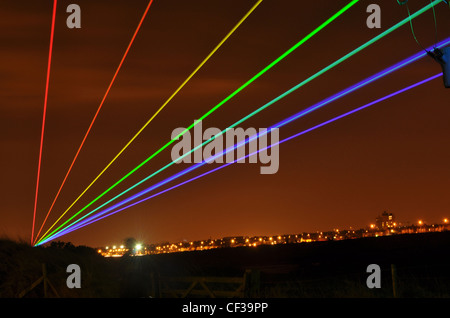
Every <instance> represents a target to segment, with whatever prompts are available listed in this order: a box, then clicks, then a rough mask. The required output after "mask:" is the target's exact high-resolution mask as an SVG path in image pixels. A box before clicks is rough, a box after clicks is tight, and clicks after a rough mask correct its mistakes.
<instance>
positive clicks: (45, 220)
mask: <svg viewBox="0 0 450 318" xmlns="http://www.w3.org/2000/svg"><path fill="white" fill-rule="evenodd" d="M152 3H153V0H150V2H149V3H148V5H147V8H146V9H145V12H144V14H143V15H142V18H141V20H140V21H139V24H138V26H137V28H136V31H134V34H133V37H132V38H131V41H130V43H129V44H128V47H127V49H126V51H125V53H124V55H123V57H122V60H121V61H120V63H119V66H118V67H117V70H116V72H115V73H114V76H113V78H112V80H111V82H110V83H109V86H108V89H107V90H106V93H105V95H104V96H103V99H102V101H101V103H100V106H99V107H98V109H97V112H96V113H95V115H94V118H93V119H92V121H91V124H90V125H89V128H88V130H87V132H86V134H85V135H84V138H83V141H82V142H81V145H80V147H79V148H78V151H77V153H76V154H75V157H74V158H73V160H72V163H71V164H70V167H69V170H68V171H67V173H66V176H65V177H64V180H63V182H62V183H61V186H60V187H59V190H58V192H57V194H56V197H55V199H54V200H53V203H52V205H51V206H50V209H49V211H48V212H47V216H46V217H45V219H44V222H43V223H42V226H41V228H40V229H39V232H38V234H37V235H36V239H37V238H38V237H39V234H40V233H41V231H42V228H43V227H44V224H45V222H47V219H48V216H49V215H50V212H51V211H52V209H53V206H54V205H55V202H56V200H57V199H58V196H59V194H60V193H61V189H62V188H63V186H64V184H65V183H66V180H67V177H68V176H69V174H70V172H71V170H72V167H73V165H74V164H75V161H76V160H77V158H78V155H79V153H80V151H81V148H83V145H84V143H85V141H86V138H87V136H88V135H89V132H90V131H91V128H92V126H93V125H94V122H95V120H96V119H97V116H98V114H99V113H100V109H101V108H102V106H103V103H104V102H105V100H106V97H107V96H108V94H109V91H110V90H111V87H112V85H113V83H114V81H115V80H116V77H117V74H118V73H119V71H120V68H121V67H122V65H123V62H124V61H125V58H126V57H127V55H128V52H129V51H130V48H131V45H132V44H133V42H134V40H135V38H136V35H137V33H138V32H139V29H140V28H141V26H142V23H143V22H144V19H145V17H146V16H147V13H148V11H149V9H150V6H151V5H152Z"/></svg>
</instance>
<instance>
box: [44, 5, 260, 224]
mask: <svg viewBox="0 0 450 318" xmlns="http://www.w3.org/2000/svg"><path fill="white" fill-rule="evenodd" d="M262 1H263V0H259V1H258V2H257V3H256V4H255V5H254V6H253V7H252V8H251V9H250V10H249V11H248V12H247V13H246V14H245V16H244V17H243V18H242V19H241V20H240V21H239V22H238V23H237V24H236V25H235V26H234V27H233V29H232V30H231V31H230V32H229V33H228V34H227V35H226V36H225V37H224V38H223V39H222V41H220V43H219V44H218V45H217V46H216V47H215V48H214V49H213V50H212V51H211V52H210V53H209V54H208V56H207V57H206V58H205V59H204V60H203V61H202V62H201V63H200V65H199V66H198V67H197V68H196V69H195V70H194V71H193V72H192V73H191V74H190V75H189V76H188V77H187V78H186V80H185V81H184V82H183V83H182V84H181V85H180V86H179V87H178V88H177V89H176V90H175V91H174V92H173V93H172V95H171V96H170V97H169V98H168V99H167V100H166V101H165V102H164V104H163V105H162V106H161V107H160V108H159V109H158V110H157V111H156V112H155V113H154V114H153V116H152V117H151V118H150V119H149V120H148V121H147V122H146V123H145V124H144V126H142V128H141V129H140V130H139V131H138V132H137V133H136V134H135V135H134V136H133V138H131V140H130V141H129V142H128V143H127V144H126V145H125V146H124V147H123V148H122V150H120V151H119V153H118V154H117V155H116V156H115V157H114V158H113V159H112V160H111V161H110V162H109V163H108V164H107V165H106V167H105V168H104V169H103V170H102V171H101V172H100V173H99V174H98V175H97V177H95V178H94V180H93V181H92V182H91V183H90V184H89V185H88V186H87V187H86V189H84V190H83V192H82V193H81V194H80V195H79V196H78V198H77V199H76V200H75V201H74V202H73V203H72V204H71V205H70V206H69V208H67V210H66V211H65V212H64V213H63V214H62V216H64V214H65V213H66V212H67V211H68V210H69V209H71V208H72V206H74V205H75V203H77V202H78V200H79V199H80V198H81V197H82V196H83V195H84V194H85V193H86V192H87V191H88V190H89V189H90V187H91V186H92V185H93V184H94V183H95V182H96V181H97V180H98V179H99V178H100V177H101V176H102V175H103V173H104V172H105V171H106V170H107V169H108V168H109V167H110V166H111V165H112V164H113V163H114V162H115V161H116V160H117V158H119V156H120V155H121V154H122V153H123V152H124V151H125V149H127V148H128V146H129V145H130V144H131V143H132V142H133V141H134V140H135V139H136V138H137V137H138V136H139V135H140V134H141V133H142V131H143V130H144V129H145V128H146V127H147V126H148V125H149V124H150V122H151V121H152V120H153V119H154V118H155V117H156V116H157V115H158V114H159V113H160V112H161V111H162V110H163V109H164V107H165V106H166V105H167V104H168V103H169V102H170V101H171V100H172V99H173V98H174V97H175V95H177V94H178V92H179V91H180V90H181V89H182V88H183V87H184V86H185V85H186V84H187V82H188V81H189V80H190V79H191V78H192V77H193V76H194V75H195V74H196V73H197V72H198V71H199V70H200V68H202V67H203V65H205V64H206V62H207V61H208V60H209V59H210V58H211V57H212V56H213V55H214V53H215V52H216V51H217V50H218V49H219V48H220V47H221V46H222V45H223V44H224V43H225V42H226V40H227V39H228V38H229V37H230V36H231V35H232V34H233V33H234V32H235V31H236V30H237V29H238V27H239V26H240V25H241V24H242V23H243V22H244V21H245V20H246V19H247V17H248V16H250V14H251V13H252V12H253V11H254V10H255V9H256V8H257V7H258V6H259V4H260V3H261V2H262ZM61 187H62V186H61ZM60 190H61V189H60ZM58 194H59V192H58ZM55 200H56V198H55ZM53 203H54V202H53ZM52 207H53V205H52ZM62 216H61V217H62ZM58 221H59V219H58ZM58 221H57V222H58Z"/></svg>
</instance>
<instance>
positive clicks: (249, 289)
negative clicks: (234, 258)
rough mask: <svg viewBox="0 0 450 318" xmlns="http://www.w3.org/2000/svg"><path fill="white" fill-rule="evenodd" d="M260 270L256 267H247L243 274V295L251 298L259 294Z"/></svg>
mask: <svg viewBox="0 0 450 318" xmlns="http://www.w3.org/2000/svg"><path fill="white" fill-rule="evenodd" d="M260 277H261V272H260V271H259V270H256V269H253V270H251V269H247V270H246V271H245V274H244V297H248V298H253V297H257V296H259V290H260V287H261V280H260Z"/></svg>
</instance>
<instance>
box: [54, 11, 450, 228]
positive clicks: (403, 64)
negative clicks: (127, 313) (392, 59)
mask: <svg viewBox="0 0 450 318" xmlns="http://www.w3.org/2000/svg"><path fill="white" fill-rule="evenodd" d="M402 22H404V23H406V22H407V21H406V22H405V20H403V21H402ZM398 25H399V24H397V25H395V26H394V27H392V28H391V30H392V31H393V30H395V29H396V28H395V27H396V26H398ZM388 31H389V30H387V31H386V32H387V33H386V32H385V33H383V34H380V35H379V36H378V37H375V38H374V39H372V40H370V41H369V42H370V43H374V42H375V39H377V40H378V39H380V38H381V37H383V36H385V35H387V34H389V33H390V32H388ZM392 31H391V32H392ZM448 43H450V39H447V40H445V41H442V42H441V43H439V45H446V44H448ZM366 44H367V43H366ZM366 44H364V45H362V46H360V47H359V48H357V49H355V50H353V51H352V52H350V53H349V54H347V55H346V56H344V57H343V58H341V59H339V60H337V61H336V62H334V63H333V64H331V65H334V66H336V65H338V64H340V63H341V62H343V61H344V60H346V59H347V58H349V57H351V56H352V55H354V54H356V53H357V52H359V51H361V50H362V48H365V47H367V45H366ZM425 55H426V54H425V52H421V53H418V54H416V55H414V56H412V57H410V58H408V59H406V60H404V61H402V62H400V63H398V64H396V65H394V66H391V67H390V68H388V69H386V70H385V71H382V72H380V73H378V74H376V75H374V76H372V77H370V78H368V79H367V80H365V81H362V82H360V83H358V84H355V85H354V86H352V87H350V88H348V89H347V90H344V91H342V92H340V93H338V94H336V95H334V96H332V97H330V98H329V99H327V100H325V101H323V102H321V103H318V104H316V105H314V106H311V107H309V108H308V109H306V110H304V111H302V112H300V113H298V114H296V115H294V116H293V117H295V119H296V118H298V117H301V116H303V115H305V114H307V113H309V112H311V111H313V110H315V109H317V108H319V107H322V106H324V105H325V104H328V103H329V102H331V101H333V100H336V99H338V98H340V97H343V96H344V95H346V94H348V93H350V92H352V91H354V90H356V89H358V88H361V87H363V86H365V85H367V84H369V83H370V82H373V81H374V80H376V79H379V78H381V77H383V76H385V75H387V74H389V73H391V72H393V71H395V70H397V69H399V68H400V67H403V66H405V65H407V64H409V63H412V62H413V61H415V60H417V59H419V58H421V57H423V56H425ZM329 69H330V67H326V68H324V69H322V70H321V71H319V72H318V73H316V74H314V75H313V76H311V77H310V78H308V79H307V80H305V81H303V82H301V83H300V84H298V85H296V86H295V87H293V88H292V89H290V90H288V91H287V92H285V93H283V94H282V95H280V96H278V97H277V98H275V99H273V100H272V101H271V102H269V103H267V104H265V105H264V106H262V107H260V108H259V109H257V110H255V111H254V112H252V113H251V114H249V115H247V116H246V117H244V118H242V119H241V120H239V121H238V122H236V123H235V124H233V125H231V126H230V127H229V128H233V127H236V126H237V125H238V124H240V123H242V122H243V121H245V120H247V119H249V118H250V117H252V116H254V115H256V114H257V113H259V112H260V111H262V110H263V109H265V108H267V107H269V106H270V105H272V104H274V103H275V102H277V101H279V100H280V99H282V98H284V97H286V96H287V95H288V94H290V93H292V92H293V91H295V90H297V89H299V88H300V87H302V86H303V85H305V84H306V83H308V82H309V81H311V80H312V79H314V78H317V77H318V76H319V75H321V74H323V73H325V72H326V71H327V70H329ZM291 120H293V119H292V118H291ZM229 128H227V129H229ZM227 129H226V130H227ZM226 130H223V131H222V132H221V133H220V134H223V133H224V132H226ZM218 135H219V134H218ZM218 135H216V136H218ZM216 136H214V137H212V138H210V139H209V140H207V141H205V142H204V143H203V144H202V145H199V146H197V147H196V148H194V149H192V150H191V151H190V152H188V153H187V154H185V155H183V156H182V157H180V159H182V158H183V157H185V156H186V155H189V154H190V153H191V152H193V151H195V150H196V149H198V148H199V147H202V146H204V145H205V144H206V143H208V142H210V141H212V140H213V139H214V138H216ZM172 164H173V162H172V163H169V164H168V165H166V166H165V167H163V168H161V169H159V170H158V171H156V172H155V173H153V174H151V175H150V176H148V177H147V178H145V179H143V180H141V181H140V182H138V183H136V184H135V185H133V186H132V187H130V188H128V189H127V190H125V191H124V192H122V193H120V194H119V195H117V196H115V197H114V198H112V199H111V200H109V201H107V202H106V203H104V204H102V205H101V206H99V207H98V208H96V209H94V210H93V211H91V212H89V213H87V214H86V215H85V216H83V217H81V218H80V219H78V220H77V221H75V222H73V223H72V224H70V225H68V226H66V227H65V229H66V228H68V227H70V226H73V225H74V224H76V223H78V222H79V221H81V220H82V219H84V218H86V217H87V216H89V215H91V214H92V213H94V212H96V211H97V210H99V209H101V208H102V207H104V206H105V205H107V204H109V203H111V202H112V201H114V200H116V199H117V198H119V197H120V196H122V195H124V194H126V193H127V192H129V191H131V190H132V189H134V188H135V187H137V186H138V185H140V184H142V183H143V182H145V181H147V180H149V179H150V178H152V177H153V176H155V175H156V174H158V173H160V172H162V171H163V170H165V169H167V168H168V167H170V166H171V165H172ZM80 212H82V211H80ZM75 216H76V215H75ZM75 216H74V217H75ZM72 218H73V217H72ZM68 221H70V220H68ZM68 221H67V222H68ZM67 222H66V223H67ZM64 225H65V224H62V225H61V226H60V227H59V228H61V227H62V226H64ZM59 228H58V229H59ZM58 229H56V230H54V231H53V232H52V233H50V235H49V236H51V235H52V234H53V233H55V232H56V231H57V230H58Z"/></svg>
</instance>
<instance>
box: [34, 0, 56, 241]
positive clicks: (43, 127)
mask: <svg viewBox="0 0 450 318" xmlns="http://www.w3.org/2000/svg"><path fill="white" fill-rule="evenodd" d="M57 2H58V0H54V1H53V16H52V28H51V31H50V47H49V50H48V51H49V52H48V65H47V80H46V84H45V97H44V113H43V115H42V129H41V143H40V146H39V161H38V171H37V181H36V193H35V197H34V211H33V226H32V229H31V244H33V237H34V225H35V222H36V210H37V200H38V193H39V179H40V176H41V162H42V148H43V144H44V130H45V117H46V114H47V102H48V88H49V83H50V66H51V64H52V51H53V38H54V35H55V21H56V5H57ZM38 235H39V234H38Z"/></svg>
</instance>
